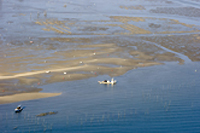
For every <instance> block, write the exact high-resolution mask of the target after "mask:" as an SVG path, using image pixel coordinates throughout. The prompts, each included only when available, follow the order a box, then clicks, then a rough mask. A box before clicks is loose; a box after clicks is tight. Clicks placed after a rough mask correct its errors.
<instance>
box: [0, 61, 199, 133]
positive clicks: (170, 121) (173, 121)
mask: <svg viewBox="0 0 200 133" xmlns="http://www.w3.org/2000/svg"><path fill="white" fill-rule="evenodd" d="M195 70H197V72H195ZM104 79H110V77H109V76H106V75H104V76H98V77H95V78H90V79H85V80H79V81H70V82H61V83H54V84H49V85H45V86H42V87H43V89H44V90H43V91H44V92H62V95H60V96H58V97H53V98H45V99H39V100H31V101H24V102H19V103H12V104H4V105H0V108H1V112H0V121H1V124H0V129H1V132H3V133H17V132H19V133H21V132H24V133H26V132H37V133H40V132H56V133H57V132H70V133H73V132H84V133H85V132H162V133H163V132H200V127H199V123H200V97H199V93H200V89H199V88H200V82H199V79H200V64H199V63H188V64H186V65H178V64H177V63H167V64H166V65H160V66H153V67H145V68H138V69H135V70H131V71H129V72H127V73H126V74H124V75H122V76H119V77H116V79H117V80H118V83H117V84H116V85H114V86H109V85H99V84H98V83H97V81H98V80H104ZM18 104H22V105H23V106H25V107H26V108H25V109H24V110H23V111H22V112H21V113H19V114H15V113H14V108H15V107H16V106H17V105H18ZM49 111H58V113H57V114H55V115H48V116H44V117H36V115H37V114H40V113H44V112H49Z"/></svg>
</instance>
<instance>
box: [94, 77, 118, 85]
mask: <svg viewBox="0 0 200 133" xmlns="http://www.w3.org/2000/svg"><path fill="white" fill-rule="evenodd" d="M98 82H99V84H111V85H114V84H116V83H117V80H114V79H113V78H112V80H111V81H109V80H104V81H98Z"/></svg>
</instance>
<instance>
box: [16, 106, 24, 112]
mask: <svg viewBox="0 0 200 133" xmlns="http://www.w3.org/2000/svg"><path fill="white" fill-rule="evenodd" d="M23 109H24V108H22V107H21V105H18V106H17V108H16V109H15V113H20V112H21V111H22V110H23Z"/></svg>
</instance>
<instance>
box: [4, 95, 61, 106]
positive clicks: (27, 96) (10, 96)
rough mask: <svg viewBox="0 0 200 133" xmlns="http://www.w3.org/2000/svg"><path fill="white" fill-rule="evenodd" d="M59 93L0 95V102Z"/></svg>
mask: <svg viewBox="0 0 200 133" xmlns="http://www.w3.org/2000/svg"><path fill="white" fill-rule="evenodd" d="M58 95H61V93H33V92H32V93H21V94H14V95H9V96H2V97H0V104H7V103H14V102H20V101H25V100H32V99H40V98H47V97H55V96H58Z"/></svg>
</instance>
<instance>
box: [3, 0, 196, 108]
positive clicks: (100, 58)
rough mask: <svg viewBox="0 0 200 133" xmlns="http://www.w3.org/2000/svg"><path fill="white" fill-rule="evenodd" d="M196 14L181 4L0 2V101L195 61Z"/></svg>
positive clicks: (166, 0) (156, 0)
mask: <svg viewBox="0 0 200 133" xmlns="http://www.w3.org/2000/svg"><path fill="white" fill-rule="evenodd" d="M42 5H46V6H42ZM5 7H7V8H5ZM199 10H200V3H199V1H190V2H186V1H181V0H176V1H171V0H162V1H160V0H141V1H139V0H136V1H133V0H128V1H126V2H124V1H118V2H113V0H108V1H107V2H106V4H105V2H104V1H81V0H76V1H70V2H66V1H63V0H60V1H55V0H50V1H48V0H45V1H38V2H33V1H32V0H28V1H23V0H14V1H12V2H10V1H8V0H4V1H3V0H1V1H0V19H1V22H0V46H1V49H0V96H5V95H9V96H11V95H13V94H17V95H20V93H22V94H27V95H28V93H25V92H38V91H41V87H42V85H46V84H51V83H56V82H67V81H73V80H80V79H86V78H90V77H97V76H100V75H109V76H110V77H117V76H120V75H123V74H125V73H126V72H128V71H129V70H132V69H137V68H138V67H148V66H153V65H164V64H166V63H167V62H177V64H180V65H183V64H185V63H188V62H195V61H199V60H200V52H199V51H200V46H199V43H200V24H199V21H200V16H199ZM38 94H40V93H38ZM32 95H33V94H32ZM52 95H53V94H52ZM43 96H44V97H45V95H41V94H40V97H43ZM13 97H14V95H13ZM32 98H33V99H34V97H32ZM24 100H25V99H24ZM0 104H1V103H0Z"/></svg>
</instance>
